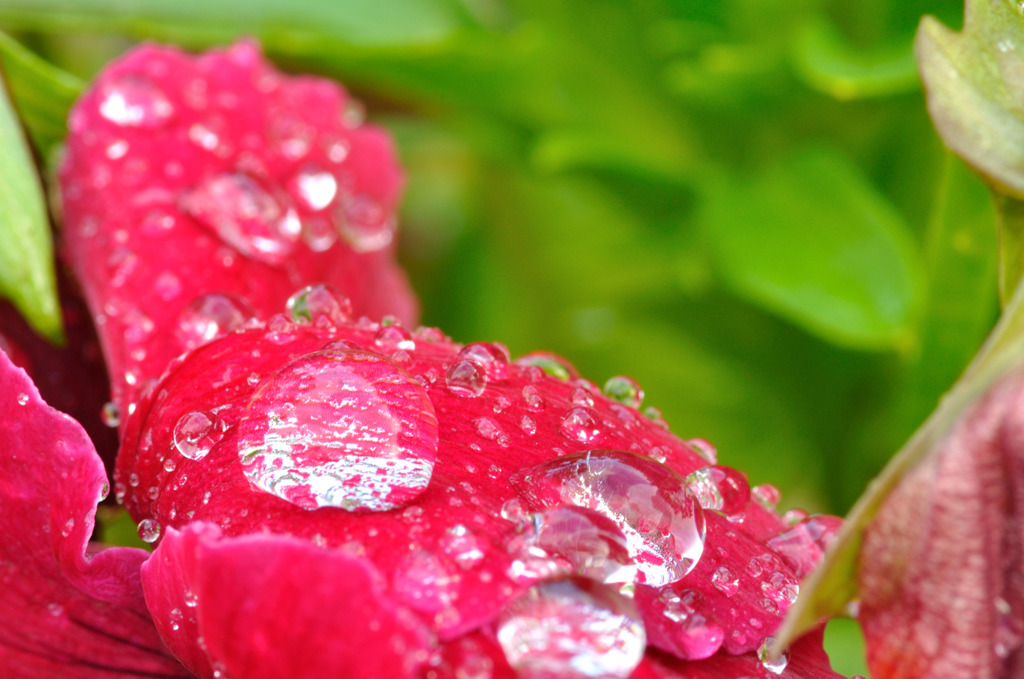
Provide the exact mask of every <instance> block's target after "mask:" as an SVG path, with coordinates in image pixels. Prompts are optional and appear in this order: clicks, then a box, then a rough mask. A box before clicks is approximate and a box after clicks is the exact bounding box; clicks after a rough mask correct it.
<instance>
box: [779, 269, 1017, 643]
mask: <svg viewBox="0 0 1024 679" xmlns="http://www.w3.org/2000/svg"><path fill="white" fill-rule="evenodd" d="M1022 365H1024V286H1019V287H1018V288H1017V291H1016V292H1015V293H1014V296H1013V297H1012V298H1011V300H1010V302H1009V304H1007V306H1006V308H1005V310H1004V311H1003V315H1002V316H1001V317H1000V319H999V323H998V324H997V325H996V327H995V329H994V330H993V331H992V333H991V334H990V335H989V337H988V339H987V340H986V342H985V345H984V346H983V347H982V348H981V350H980V351H979V352H978V355H977V356H976V357H975V358H974V360H973V361H972V362H971V364H970V365H969V366H968V367H967V370H965V371H964V374H963V376H962V377H961V378H960V379H959V380H958V381H957V383H956V385H955V386H954V387H953V389H951V390H950V392H949V393H948V394H947V395H946V396H945V397H943V399H942V401H941V402H940V403H939V407H938V408H936V409H935V412H933V413H932V414H931V416H930V417H929V418H928V419H927V420H926V421H925V422H924V424H922V425H921V426H920V428H918V430H917V431H916V432H914V435H913V436H912V437H911V438H910V440H909V441H908V442H907V443H906V445H904V446H903V448H902V449H901V450H900V451H899V453H897V454H896V456H895V457H893V459H892V460H891V461H890V462H889V464H888V465H886V467H885V469H884V470H882V473H881V474H879V476H878V478H876V479H875V480H874V481H872V482H871V484H870V485H869V486H868V488H867V490H866V491H865V492H864V494H863V495H862V496H861V497H860V499H859V500H857V503H856V504H855V505H854V506H853V509H851V510H850V513H849V514H848V515H847V517H846V521H845V523H844V524H843V527H842V529H840V531H839V533H838V535H837V536H836V539H835V541H834V542H833V543H832V544H831V546H830V547H829V549H828V553H827V554H826V555H825V559H824V561H823V562H822V563H821V564H820V565H819V566H818V568H817V569H816V570H815V571H814V572H813V573H811V575H810V576H809V577H808V578H806V579H805V580H804V582H803V584H801V591H800V597H799V598H798V599H797V602H796V604H794V606H793V607H792V608H791V609H790V610H789V613H788V614H787V616H786V621H785V622H784V623H783V626H782V627H781V628H780V629H779V632H778V633H777V634H776V636H775V646H774V652H779V651H781V649H784V648H785V647H786V646H788V645H789V644H790V643H791V642H792V641H793V640H794V639H796V638H797V637H799V636H800V635H801V634H803V633H804V632H806V631H808V630H809V629H811V628H813V627H815V626H817V625H818V624H819V623H820V621H821V620H822V619H823V618H825V617H829V616H833V615H841V614H843V613H844V612H845V610H846V606H847V604H849V602H851V601H853V600H854V599H855V598H856V597H857V569H858V555H859V553H860V546H861V543H862V541H863V536H864V531H865V530H866V529H867V527H868V526H869V525H870V524H871V521H872V519H873V518H874V517H875V515H876V514H877V513H878V510H879V509H880V508H881V507H882V504H883V503H884V502H885V499H886V498H887V497H888V496H889V494H890V493H891V492H892V490H893V489H894V488H895V487H896V485H897V484H898V483H899V482H900V480H901V479H902V478H903V477H904V476H905V475H906V474H907V472H909V471H910V470H911V469H913V468H914V467H915V466H917V465H918V464H919V463H920V462H921V461H922V460H924V459H925V458H926V457H927V456H928V454H929V453H930V452H931V451H932V450H934V449H935V448H936V446H938V445H939V444H940V443H941V441H942V438H943V437H944V436H945V435H946V433H947V432H948V431H949V430H950V429H951V428H952V427H953V425H954V424H955V423H956V421H957V418H959V417H960V415H961V414H962V413H963V412H964V411H966V410H967V408H969V407H970V406H971V404H972V403H974V401H975V400H976V399H978V398H979V397H980V396H982V395H983V394H984V393H985V391H986V390H987V389H988V388H989V387H990V386H991V385H992V384H993V383H994V382H995V381H996V380H997V379H999V377H1001V376H1002V375H1005V374H1006V373H1007V372H1008V371H1009V370H1011V369H1013V368H1019V367H1021V366H1022Z"/></svg>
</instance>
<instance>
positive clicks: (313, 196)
mask: <svg viewBox="0 0 1024 679" xmlns="http://www.w3.org/2000/svg"><path fill="white" fill-rule="evenodd" d="M288 192H289V193H290V194H291V195H292V197H293V198H294V199H295V201H296V203H297V204H298V205H300V206H301V207H304V208H305V209H307V210H310V211H312V212H318V211H320V210H323V209H324V208H326V207H327V206H328V205H330V204H331V203H332V202H334V197H335V196H337V195H338V179H337V177H335V176H334V175H333V174H331V173H330V172H327V171H326V170H322V169H320V168H317V167H314V166H307V167H305V168H303V169H302V170H301V171H300V172H299V173H298V174H297V175H295V176H294V177H292V179H291V181H289V182H288Z"/></svg>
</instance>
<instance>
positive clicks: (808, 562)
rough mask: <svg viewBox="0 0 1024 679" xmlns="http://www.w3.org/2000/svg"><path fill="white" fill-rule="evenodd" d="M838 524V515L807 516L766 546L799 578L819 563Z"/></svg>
mask: <svg viewBox="0 0 1024 679" xmlns="http://www.w3.org/2000/svg"><path fill="white" fill-rule="evenodd" d="M842 525H843V520H842V519H840V518H839V517H838V516H829V515H825V514H821V515H815V516H811V517H808V518H807V519H804V520H803V521H801V522H799V523H797V524H796V525H794V526H793V527H792V528H790V529H789V530H785V531H783V532H781V533H779V534H778V535H776V536H775V537H773V538H771V539H770V540H768V547H769V548H770V549H771V550H772V551H773V552H775V553H776V554H778V555H779V556H781V557H782V558H783V560H784V561H785V562H786V564H787V565H788V566H789V567H790V568H792V569H793V570H794V571H795V572H796V574H797V575H799V576H801V577H802V576H804V575H807V574H808V573H810V572H811V571H812V570H814V569H815V567H816V566H817V565H818V564H819V563H821V560H822V559H823V558H824V557H825V550H827V549H828V546H829V545H830V544H832V541H833V540H834V539H835V537H836V533H837V532H839V529H840V527H842Z"/></svg>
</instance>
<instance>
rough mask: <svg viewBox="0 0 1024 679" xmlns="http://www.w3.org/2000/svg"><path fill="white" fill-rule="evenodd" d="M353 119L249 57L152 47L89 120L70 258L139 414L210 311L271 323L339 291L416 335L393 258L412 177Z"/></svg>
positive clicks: (84, 110)
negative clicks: (191, 318)
mask: <svg viewBox="0 0 1024 679" xmlns="http://www.w3.org/2000/svg"><path fill="white" fill-rule="evenodd" d="M351 105H352V102H351V100H350V99H349V97H348V95H347V93H345V92H344V91H343V90H342V89H341V88H339V87H338V86H337V85H336V84H334V83H330V82H328V81H325V80H321V79H317V78H311V77H297V78H290V77H285V76H283V75H282V74H280V73H279V72H278V71H276V70H275V69H274V68H272V67H271V66H270V65H268V64H267V63H266V62H265V61H263V59H262V57H261V56H260V54H259V52H258V50H257V49H256V48H255V47H254V46H253V45H252V44H248V43H242V44H238V45H236V46H234V47H232V48H230V49H227V50H224V51H217V52H209V53H207V54H205V55H203V56H200V57H191V56H188V55H186V54H184V53H182V52H180V51H178V50H175V49H173V48H165V47H157V46H153V45H149V46H143V47H140V48H138V49H136V50H134V51H133V52H131V53H129V54H128V55H127V56H125V57H123V58H122V59H121V60H119V61H118V62H116V63H114V64H112V65H111V66H109V67H108V68H107V69H106V70H105V71H104V73H103V74H102V75H101V76H100V78H99V79H98V80H97V81H96V83H94V85H93V86H92V88H91V89H90V90H89V91H88V92H87V93H86V94H85V95H84V96H83V97H82V99H81V100H80V101H79V102H78V103H77V104H76V106H75V108H74V110H73V112H72V114H71V121H70V126H71V131H72V134H71V135H70V137H69V139H68V145H67V153H66V155H65V158H64V161H63V163H62V165H61V171H60V177H61V197H62V202H63V209H64V217H65V229H64V230H63V237H64V247H63V249H64V254H65V256H66V258H67V259H68V260H69V261H70V263H71V265H72V267H73V268H74V269H75V271H76V272H77V274H78V275H79V277H80V278H81V280H82V281H83V283H84V286H83V287H84V289H85V294H86V298H87V299H88V301H89V303H90V307H91V308H92V310H93V313H94V315H95V316H96V321H97V325H98V327H99V332H100V337H101V340H102V343H103V348H104V352H105V354H106V356H107V360H108V362H109V364H110V370H111V374H112V375H114V376H115V377H114V379H113V380H112V382H113V384H112V388H113V391H114V396H115V401H116V402H117V403H118V405H120V407H121V409H122V411H124V412H127V410H129V409H130V408H131V405H132V404H133V403H135V402H136V401H137V398H138V394H139V392H140V390H142V389H144V388H145V386H147V385H148V383H149V382H148V381H149V380H152V379H153V378H155V377H157V376H158V375H159V374H160V373H161V372H162V371H163V369H164V367H165V366H166V365H167V363H168V361H170V360H171V359H172V358H174V357H175V356H177V355H178V354H179V353H181V351H182V350H183V349H184V348H186V347H185V346H183V345H182V344H181V343H180V341H179V339H178V336H177V333H174V332H173V331H171V330H172V329H173V328H175V327H176V326H177V325H178V323H179V319H180V317H181V316H182V314H183V313H184V312H185V310H186V308H187V307H188V306H189V305H190V304H191V303H192V302H193V300H194V299H195V298H196V297H198V296H200V295H202V294H206V293H210V292H219V293H222V294H225V293H227V294H235V295H238V296H240V297H242V298H244V299H245V300H246V301H247V302H248V303H249V305H250V307H251V309H252V310H253V312H254V313H256V314H257V315H258V316H261V317H264V318H265V317H267V316H269V315H270V312H268V309H274V310H276V309H278V308H280V307H281V306H282V305H283V304H284V302H285V300H286V299H287V297H288V296H289V295H290V294H291V293H292V292H293V291H294V290H295V289H296V288H298V287H301V286H303V285H306V284H310V283H328V284H330V285H333V286H335V287H337V288H338V289H339V290H341V291H343V292H344V293H345V294H346V295H347V296H348V297H349V298H350V299H351V300H352V303H353V305H354V308H355V312H356V313H357V314H368V315H370V316H372V317H380V316H381V315H383V314H387V313H391V314H396V315H398V316H399V317H400V318H403V319H405V320H407V321H409V320H412V319H413V318H414V317H415V315H416V302H415V299H414V297H413V296H412V294H411V293H410V291H409V289H408V285H407V283H406V281H405V278H404V275H403V274H402V273H401V272H400V271H399V270H398V269H397V267H396V266H395V265H394V262H393V256H392V250H393V247H392V244H391V238H392V231H393V225H394V220H395V212H396V210H397V203H398V198H399V193H400V189H401V185H402V173H401V170H400V169H399V167H398V166H397V164H396V161H395V153H394V149H393V148H392V144H391V142H390V140H389V138H388V137H387V135H386V134H385V133H384V132H382V131H381V130H378V129H376V128H374V127H372V126H369V125H361V124H358V121H354V120H352V119H351V117H350V116H349V117H346V114H345V112H346V109H347V108H348V107H350V106H351ZM346 238H347V240H346ZM183 243H188V247H186V248H182V247H180V245H181V244H183ZM169 331H170V332H169Z"/></svg>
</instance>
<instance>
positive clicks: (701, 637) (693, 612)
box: [658, 587, 725, 660]
mask: <svg viewBox="0 0 1024 679" xmlns="http://www.w3.org/2000/svg"><path fill="white" fill-rule="evenodd" d="M658 603H659V604H660V605H661V607H662V609H661V610H662V615H664V616H665V617H666V618H668V619H669V620H671V621H672V623H673V624H672V626H671V628H670V629H669V630H668V633H669V634H671V635H672V637H673V640H674V641H675V643H676V644H678V645H679V646H680V647H681V649H682V650H683V651H684V652H685V654H686V656H685V657H687V658H688V659H690V660H700V659H703V658H707V657H710V656H712V655H714V654H715V653H716V652H717V651H718V649H719V648H721V646H722V642H723V641H724V640H725V630H723V629H722V627H721V625H719V624H718V623H717V622H715V621H714V620H708V618H707V616H706V615H705V614H704V613H703V611H708V610H709V606H708V604H707V600H706V598H705V597H704V595H703V594H701V593H700V592H698V591H696V590H693V589H685V590H683V591H682V592H679V593H676V592H675V591H674V590H672V589H669V588H667V587H666V588H665V589H664V590H662V592H661V594H660V595H659V596H658Z"/></svg>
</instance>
